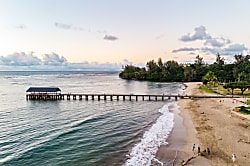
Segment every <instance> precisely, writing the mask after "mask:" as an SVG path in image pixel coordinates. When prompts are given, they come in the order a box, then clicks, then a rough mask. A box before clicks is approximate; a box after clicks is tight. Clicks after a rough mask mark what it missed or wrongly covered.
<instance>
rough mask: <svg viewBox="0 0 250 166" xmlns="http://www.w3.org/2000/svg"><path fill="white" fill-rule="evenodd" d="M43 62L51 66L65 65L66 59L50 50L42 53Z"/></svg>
mask: <svg viewBox="0 0 250 166" xmlns="http://www.w3.org/2000/svg"><path fill="white" fill-rule="evenodd" d="M43 64H44V65H53V66H61V65H66V64H67V59H66V58H65V57H63V56H61V57H60V56H59V55H58V54H56V53H53V52H52V53H51V54H44V56H43Z"/></svg>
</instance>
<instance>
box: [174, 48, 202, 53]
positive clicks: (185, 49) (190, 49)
mask: <svg viewBox="0 0 250 166" xmlns="http://www.w3.org/2000/svg"><path fill="white" fill-rule="evenodd" d="M197 50H199V49H198V48H186V47H184V48H179V49H176V50H173V51H172V52H173V53H177V52H184V51H197Z"/></svg>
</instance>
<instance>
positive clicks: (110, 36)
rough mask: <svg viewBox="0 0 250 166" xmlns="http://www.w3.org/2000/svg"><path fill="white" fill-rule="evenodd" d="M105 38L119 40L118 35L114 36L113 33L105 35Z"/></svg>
mask: <svg viewBox="0 0 250 166" xmlns="http://www.w3.org/2000/svg"><path fill="white" fill-rule="evenodd" d="M103 39H104V40H112V41H114V40H118V37H116V36H113V35H105V36H104V38H103Z"/></svg>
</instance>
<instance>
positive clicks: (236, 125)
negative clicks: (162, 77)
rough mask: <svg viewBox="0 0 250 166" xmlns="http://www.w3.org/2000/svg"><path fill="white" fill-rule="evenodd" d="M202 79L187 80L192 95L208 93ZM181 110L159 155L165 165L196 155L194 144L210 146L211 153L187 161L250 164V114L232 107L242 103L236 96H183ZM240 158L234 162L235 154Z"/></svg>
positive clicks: (157, 155) (186, 90) (207, 165)
mask: <svg viewBox="0 0 250 166" xmlns="http://www.w3.org/2000/svg"><path fill="white" fill-rule="evenodd" d="M199 85H201V83H197V82H195V83H185V86H187V88H186V89H185V93H186V94H188V95H192V94H196V95H197V94H198V95H207V93H205V92H203V91H201V90H200V89H199ZM177 103H178V106H179V112H176V111H174V114H175V120H174V121H175V126H174V128H173V130H172V132H171V134H170V136H169V138H168V139H167V142H168V143H169V144H168V145H162V146H160V148H159V150H158V152H157V154H156V158H157V159H158V160H160V161H161V162H163V163H164V166H165V165H172V163H173V160H174V158H175V156H176V151H177V157H176V160H175V161H176V162H175V164H177V165H181V162H182V161H183V160H187V159H188V158H190V157H191V156H193V154H194V152H193V151H192V145H193V144H194V143H195V144H196V150H197V146H200V147H201V151H203V150H204V149H206V148H207V147H209V148H210V149H211V154H210V155H206V156H197V157H196V158H195V159H192V160H191V161H190V162H189V163H188V164H187V165H193V166H196V165H197V166H198V165H202V166H210V165H212V166H213V165H214V166H215V165H222V166H223V165H243V166H244V165H250V151H249V149H250V132H249V129H250V117H249V116H244V115H243V116H241V115H239V114H238V113H236V112H233V111H232V109H233V108H235V107H236V106H239V105H242V103H241V102H237V100H234V99H224V100H220V99H182V100H179V101H178V102H177ZM232 153H236V156H237V160H236V162H235V163H233V162H232V159H231V155H232Z"/></svg>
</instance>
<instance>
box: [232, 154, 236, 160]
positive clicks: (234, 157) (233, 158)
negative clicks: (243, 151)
mask: <svg viewBox="0 0 250 166" xmlns="http://www.w3.org/2000/svg"><path fill="white" fill-rule="evenodd" d="M232 160H233V162H235V160H236V154H235V153H233V154H232Z"/></svg>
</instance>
